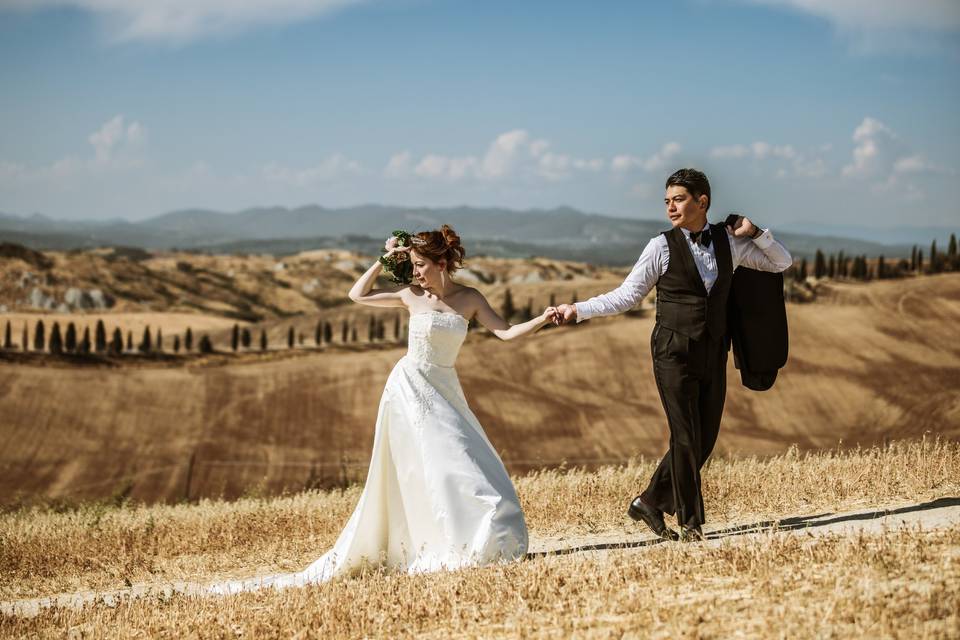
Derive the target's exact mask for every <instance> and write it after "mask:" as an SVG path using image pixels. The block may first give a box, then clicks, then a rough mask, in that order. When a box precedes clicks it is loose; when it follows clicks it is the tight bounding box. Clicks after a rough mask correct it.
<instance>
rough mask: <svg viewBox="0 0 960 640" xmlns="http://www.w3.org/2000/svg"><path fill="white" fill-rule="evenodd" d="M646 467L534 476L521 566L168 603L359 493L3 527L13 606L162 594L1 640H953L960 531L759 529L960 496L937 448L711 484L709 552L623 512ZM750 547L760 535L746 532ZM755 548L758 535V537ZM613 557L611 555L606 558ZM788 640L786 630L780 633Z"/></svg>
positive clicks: (322, 527) (776, 466)
mask: <svg viewBox="0 0 960 640" xmlns="http://www.w3.org/2000/svg"><path fill="white" fill-rule="evenodd" d="M652 465H653V461H650V460H634V461H631V462H630V463H628V464H625V465H620V466H610V467H603V468H600V469H597V470H593V471H586V470H580V469H571V470H563V469H561V470H552V471H542V472H537V473H532V474H529V475H525V476H522V477H519V478H516V482H517V486H518V490H519V494H520V498H521V501H522V503H523V506H524V509H525V511H526V514H527V519H528V525H529V527H530V532H531V539H532V547H531V552H532V553H531V554H530V557H529V558H528V559H527V560H525V561H522V562H519V563H515V564H510V565H501V566H493V567H485V568H478V569H470V570H465V571H459V572H447V573H439V574H431V575H420V576H405V575H388V574H384V573H382V572H379V571H369V572H367V573H365V574H362V575H358V576H354V577H350V578H346V579H341V580H336V581H334V582H331V583H328V584H324V585H318V586H312V587H307V588H303V589H292V590H287V591H283V592H272V591H269V592H262V593H260V592H258V593H252V594H243V595H238V596H231V597H196V596H188V595H181V594H174V595H169V594H162V593H161V592H162V591H163V588H164V586H165V585H170V584H171V583H183V582H189V583H207V582H212V581H215V580H219V579H222V578H225V577H244V576H251V575H256V574H261V573H269V572H275V571H290V570H296V569H299V568H302V567H303V566H305V565H306V564H308V563H309V562H310V561H312V560H313V559H315V558H316V557H317V556H319V555H320V554H321V553H322V552H323V551H324V550H325V549H326V548H327V547H329V546H330V545H331V544H332V543H333V541H334V539H335V538H336V535H337V534H338V532H339V530H340V528H341V527H342V525H343V524H344V522H345V521H346V518H347V516H348V515H349V513H350V511H351V510H352V508H353V506H354V504H355V502H356V499H357V497H358V496H359V493H360V487H359V486H353V487H351V488H349V489H347V490H344V491H332V492H319V491H313V492H305V493H299V494H295V495H286V496H281V497H275V498H269V499H258V498H245V499H240V500H237V501H235V502H225V501H206V500H203V501H200V502H199V503H190V504H186V503H185V504H179V505H168V506H160V505H156V506H143V505H140V506H138V505H135V504H130V503H121V504H108V503H87V504H83V505H78V506H76V507H75V508H68V509H65V510H64V509H63V508H61V510H60V511H57V510H53V509H51V508H49V507H46V508H45V507H40V506H37V507H33V508H30V509H23V510H18V511H12V512H7V513H5V514H4V515H2V516H0V575H2V576H3V578H2V584H0V589H2V595H0V597H2V599H3V600H5V601H11V600H16V599H25V598H35V597H40V596H47V595H52V594H57V593H73V592H80V591H91V590H93V591H101V592H113V591H115V590H118V589H124V588H125V587H128V586H130V585H136V586H138V587H143V585H152V586H153V587H155V591H156V595H152V596H150V595H148V596H145V597H141V598H137V599H132V600H131V599H125V598H123V597H122V596H121V598H120V599H119V600H120V601H119V604H114V606H107V605H106V604H92V605H88V606H87V607H86V608H84V609H72V608H69V609H68V608H63V609H46V610H43V611H41V612H40V614H39V615H38V616H37V617H14V616H9V615H8V616H5V617H4V618H3V619H2V622H0V634H2V635H4V636H9V637H15V636H23V635H34V634H36V635H41V636H63V635H65V634H74V635H75V636H76V637H88V636H90V637H95V636H101V635H106V636H113V635H116V636H125V637H133V636H137V635H141V636H142V635H149V636H161V635H162V636H177V637H179V636H195V637H234V636H236V637H240V636H244V637H260V636H263V635H267V636H279V637H291V636H298V637H340V636H372V635H384V636H404V635H425V636H428V637H446V636H449V635H451V634H456V635H464V636H484V637H489V636H515V635H520V636H523V635H534V636H536V635H546V636H557V637H561V636H567V635H570V634H571V633H579V634H583V635H587V636H596V637H620V636H621V635H622V634H624V633H625V632H629V633H630V634H635V635H650V636H654V637H659V636H664V637H665V636H674V637H676V634H687V635H691V636H693V637H711V636H720V637H729V636H732V635H737V634H744V635H752V636H767V635H768V633H772V635H774V636H786V637H798V636H799V637H813V636H830V635H836V636H841V637H850V636H855V635H862V634H870V635H879V636H883V635H918V636H926V637H947V636H949V635H950V634H951V633H955V632H956V629H957V624H958V618H957V611H960V525H958V524H957V523H956V522H955V521H954V522H953V523H947V524H946V525H944V526H941V527H938V528H935V529H929V530H928V529H925V528H922V527H908V528H904V529H899V528H883V529H876V530H871V529H867V530H864V531H863V532H861V533H858V534H856V535H836V534H826V535H816V536H814V535H811V533H812V532H814V530H812V529H811V533H806V532H804V531H800V532H793V533H790V534H788V533H782V532H777V530H776V529H777V528H776V526H775V525H774V527H773V529H768V530H765V531H764V532H762V533H752V531H755V530H756V529H757V526H758V524H759V523H767V524H771V522H776V521H778V520H779V521H781V522H782V521H783V519H784V518H788V517H795V516H803V515H810V514H823V513H830V512H839V511H844V510H852V509H863V508H877V509H882V508H894V507H905V506H906V507H909V506H916V505H921V504H923V503H927V502H930V501H931V500H935V499H937V498H956V496H958V495H960V445H958V444H957V443H956V442H951V441H944V440H940V439H932V438H925V439H922V440H911V441H903V442H896V443H892V444H889V445H886V446H882V447H872V448H866V449H855V450H835V451H825V452H820V453H804V454H801V453H798V452H797V451H796V450H790V451H788V452H787V453H786V454H783V455H779V456H776V457H772V458H766V459H762V458H741V459H727V458H719V459H716V460H713V461H712V462H711V463H710V464H709V466H708V468H707V470H706V471H705V473H704V479H705V501H706V504H707V509H708V526H707V531H708V533H710V532H713V533H712V535H711V539H710V540H709V541H708V542H706V543H694V544H680V543H654V542H653V541H652V540H650V539H649V536H643V535H639V536H638V534H644V533H645V532H644V531H643V530H642V529H640V528H638V526H637V525H636V524H635V523H633V522H632V521H631V520H629V519H628V518H627V517H626V516H625V514H624V510H625V506H626V503H627V501H628V500H629V499H630V498H632V497H633V495H634V494H635V493H636V492H637V490H638V488H639V487H640V486H641V485H642V483H643V482H644V481H645V479H646V478H647V476H648V475H649V474H650V472H651V471H652V469H653V466H652ZM748 532H749V533H748ZM743 533H746V535H741V534H743ZM601 542H602V544H601ZM771 630H772V631H771Z"/></svg>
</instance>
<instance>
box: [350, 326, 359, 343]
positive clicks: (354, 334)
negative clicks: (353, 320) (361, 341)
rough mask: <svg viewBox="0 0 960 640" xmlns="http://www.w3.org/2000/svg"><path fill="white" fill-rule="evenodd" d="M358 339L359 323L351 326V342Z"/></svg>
mask: <svg viewBox="0 0 960 640" xmlns="http://www.w3.org/2000/svg"><path fill="white" fill-rule="evenodd" d="M356 341H357V325H353V326H352V327H350V342H356Z"/></svg>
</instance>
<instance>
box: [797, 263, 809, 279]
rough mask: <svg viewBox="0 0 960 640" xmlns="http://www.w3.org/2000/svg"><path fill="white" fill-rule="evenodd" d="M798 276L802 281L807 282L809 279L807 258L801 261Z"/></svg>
mask: <svg viewBox="0 0 960 640" xmlns="http://www.w3.org/2000/svg"><path fill="white" fill-rule="evenodd" d="M797 277H798V278H799V279H800V282H805V281H806V279H807V259H806V258H804V259H803V260H801V261H800V271H799V272H798V273H797Z"/></svg>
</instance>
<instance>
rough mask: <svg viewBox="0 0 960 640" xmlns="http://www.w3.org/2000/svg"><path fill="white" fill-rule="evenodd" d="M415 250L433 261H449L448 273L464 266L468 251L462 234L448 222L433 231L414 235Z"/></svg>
mask: <svg viewBox="0 0 960 640" xmlns="http://www.w3.org/2000/svg"><path fill="white" fill-rule="evenodd" d="M413 250H414V251H416V252H417V253H419V254H420V255H421V256H423V257H424V258H427V259H429V260H430V261H432V262H440V261H441V260H446V261H447V273H453V272H455V271H456V270H457V269H459V268H460V267H462V266H463V258H464V256H466V252H465V251H464V250H463V245H461V244H460V236H458V235H457V232H456V231H454V230H453V227H451V226H450V225H448V224H445V225H443V226H442V227H440V228H439V229H434V230H433V231H421V232H420V233H418V234H416V235H415V236H414V240H413Z"/></svg>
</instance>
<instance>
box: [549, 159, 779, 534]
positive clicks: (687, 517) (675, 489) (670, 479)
mask: <svg viewBox="0 0 960 640" xmlns="http://www.w3.org/2000/svg"><path fill="white" fill-rule="evenodd" d="M664 204H665V205H666V209H667V218H669V220H670V223H671V224H672V225H673V228H672V229H671V230H670V231H665V232H663V233H662V234H660V235H658V236H656V237H655V238H653V239H652V240H650V242H649V243H647V246H646V248H645V249H644V250H643V253H642V254H641V255H640V259H639V260H637V263H636V264H635V265H634V267H633V270H632V271H631V272H630V275H628V276H627V278H626V280H624V282H623V284H622V285H620V286H619V287H617V288H616V289H614V290H613V291H611V292H609V293H604V294H601V295H598V296H596V297H594V298H591V299H589V300H587V301H586V302H577V303H575V304H563V305H560V306H559V307H558V308H557V317H556V319H555V322H556V323H557V324H563V323H566V322H570V321H572V320H576V321H577V322H582V321H583V320H587V319H589V318H593V317H595V316H608V315H613V314H617V313H623V312H624V311H627V310H628V309H630V308H632V307H633V306H634V305H636V304H637V303H639V302H640V301H641V300H642V299H643V298H644V296H646V295H647V293H648V292H649V291H650V290H651V289H652V288H653V287H654V286H656V288H657V322H656V325H655V326H654V328H653V336H652V338H651V341H650V345H651V350H652V352H653V372H654V377H655V378H656V381H657V389H658V390H659V391H660V400H661V402H662V403H663V408H664V411H665V412H666V414H667V424H668V425H669V427H670V448H669V450H668V451H667V454H666V455H665V456H664V457H663V459H662V460H661V461H660V465H659V466H658V467H657V470H656V471H654V473H653V477H651V478H650V483H649V484H648V485H647V488H646V489H645V490H644V491H643V493H641V494H640V495H639V496H637V497H636V498H635V499H634V500H633V502H632V503H631V504H630V507H629V509H628V511H627V512H628V513H629V515H630V517H632V518H633V519H634V520H638V521H642V522H644V523H646V524H647V526H649V527H650V528H651V529H653V531H654V533H656V534H657V535H658V536H660V537H662V538H665V539H669V540H677V539H682V540H686V541H691V540H702V539H703V532H702V529H701V525H702V524H703V522H704V515H703V497H702V495H701V490H700V468H701V467H702V466H703V464H704V462H706V460H707V457H708V456H709V455H710V452H711V451H712V450H713V445H714V444H715V443H716V441H717V434H718V433H719V431H720V418H721V416H722V414H723V402H724V398H725V396H726V390H727V380H726V365H727V347H728V342H727V338H726V332H727V327H726V322H727V297H728V295H729V292H730V282H731V280H732V278H733V271H734V269H736V268H737V267H738V266H740V265H744V266H745V267H749V268H751V269H756V270H759V271H770V272H781V271H784V270H786V269H787V268H788V267H789V266H790V265H791V264H792V262H793V259H792V258H791V256H790V253H789V252H788V251H787V250H786V248H784V246H783V245H781V244H780V243H779V242H777V241H776V240H774V239H773V235H772V234H771V233H770V231H769V230H762V229H759V228H757V227H756V226H755V225H754V224H753V222H752V221H750V220H749V219H747V218H745V217H740V218H738V219H737V220H736V223H735V224H734V225H733V226H727V227H724V225H723V224H709V223H708V222H707V211H708V210H709V209H710V183H709V181H708V180H707V176H705V175H704V174H703V173H702V172H700V171H697V170H696V169H680V170H679V171H677V172H675V173H674V174H673V175H671V176H670V177H669V178H667V183H666V196H665V197H664ZM664 512H666V513H670V514H676V516H677V522H678V524H679V525H680V534H679V535H678V534H677V533H676V532H675V531H673V530H672V529H670V528H668V527H667V525H666V523H665V522H664V520H663V514H664Z"/></svg>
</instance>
